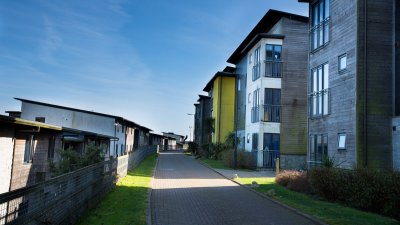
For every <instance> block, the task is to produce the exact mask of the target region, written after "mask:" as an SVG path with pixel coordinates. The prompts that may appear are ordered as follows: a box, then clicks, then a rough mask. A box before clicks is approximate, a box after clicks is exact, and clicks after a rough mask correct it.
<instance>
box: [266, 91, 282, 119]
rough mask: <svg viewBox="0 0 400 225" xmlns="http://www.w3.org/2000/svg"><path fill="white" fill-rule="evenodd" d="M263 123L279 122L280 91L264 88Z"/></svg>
mask: <svg viewBox="0 0 400 225" xmlns="http://www.w3.org/2000/svg"><path fill="white" fill-rule="evenodd" d="M263 118H264V119H263V120H264V122H278V123H279V122H280V121H281V90H280V89H273V88H265V90H264V115H263Z"/></svg>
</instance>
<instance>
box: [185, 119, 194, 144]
mask: <svg viewBox="0 0 400 225" xmlns="http://www.w3.org/2000/svg"><path fill="white" fill-rule="evenodd" d="M186 114H187V115H188V116H193V124H194V114H193V113H186ZM193 138H194V129H193ZM189 141H192V126H189Z"/></svg>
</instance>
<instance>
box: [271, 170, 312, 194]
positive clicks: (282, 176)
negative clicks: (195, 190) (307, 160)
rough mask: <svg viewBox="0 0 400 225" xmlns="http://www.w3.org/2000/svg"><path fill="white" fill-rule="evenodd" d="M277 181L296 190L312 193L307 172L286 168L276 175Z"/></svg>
mask: <svg viewBox="0 0 400 225" xmlns="http://www.w3.org/2000/svg"><path fill="white" fill-rule="evenodd" d="M275 181H276V183H278V184H280V185H282V186H284V187H286V188H288V189H290V190H292V191H296V192H301V193H310V192H311V191H310V190H311V188H310V183H309V181H308V176H307V172H300V171H297V170H284V171H282V172H281V173H279V174H277V175H276V178H275Z"/></svg>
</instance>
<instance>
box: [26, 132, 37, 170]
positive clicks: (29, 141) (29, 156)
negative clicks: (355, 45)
mask: <svg viewBox="0 0 400 225" xmlns="http://www.w3.org/2000/svg"><path fill="white" fill-rule="evenodd" d="M34 145H35V135H33V134H29V135H28V136H27V137H26V138H25V150H24V164H31V163H32V161H33V154H34V151H35V149H34V148H35V146H34Z"/></svg>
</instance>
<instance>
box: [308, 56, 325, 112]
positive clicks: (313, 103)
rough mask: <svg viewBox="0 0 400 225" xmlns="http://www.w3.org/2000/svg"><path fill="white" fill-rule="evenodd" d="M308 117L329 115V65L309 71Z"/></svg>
mask: <svg viewBox="0 0 400 225" xmlns="http://www.w3.org/2000/svg"><path fill="white" fill-rule="evenodd" d="M309 98H310V116H311V117H317V116H325V115H328V114H329V64H328V63H326V64H323V65H321V66H319V67H317V68H314V69H313V70H311V93H310V94H309Z"/></svg>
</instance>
